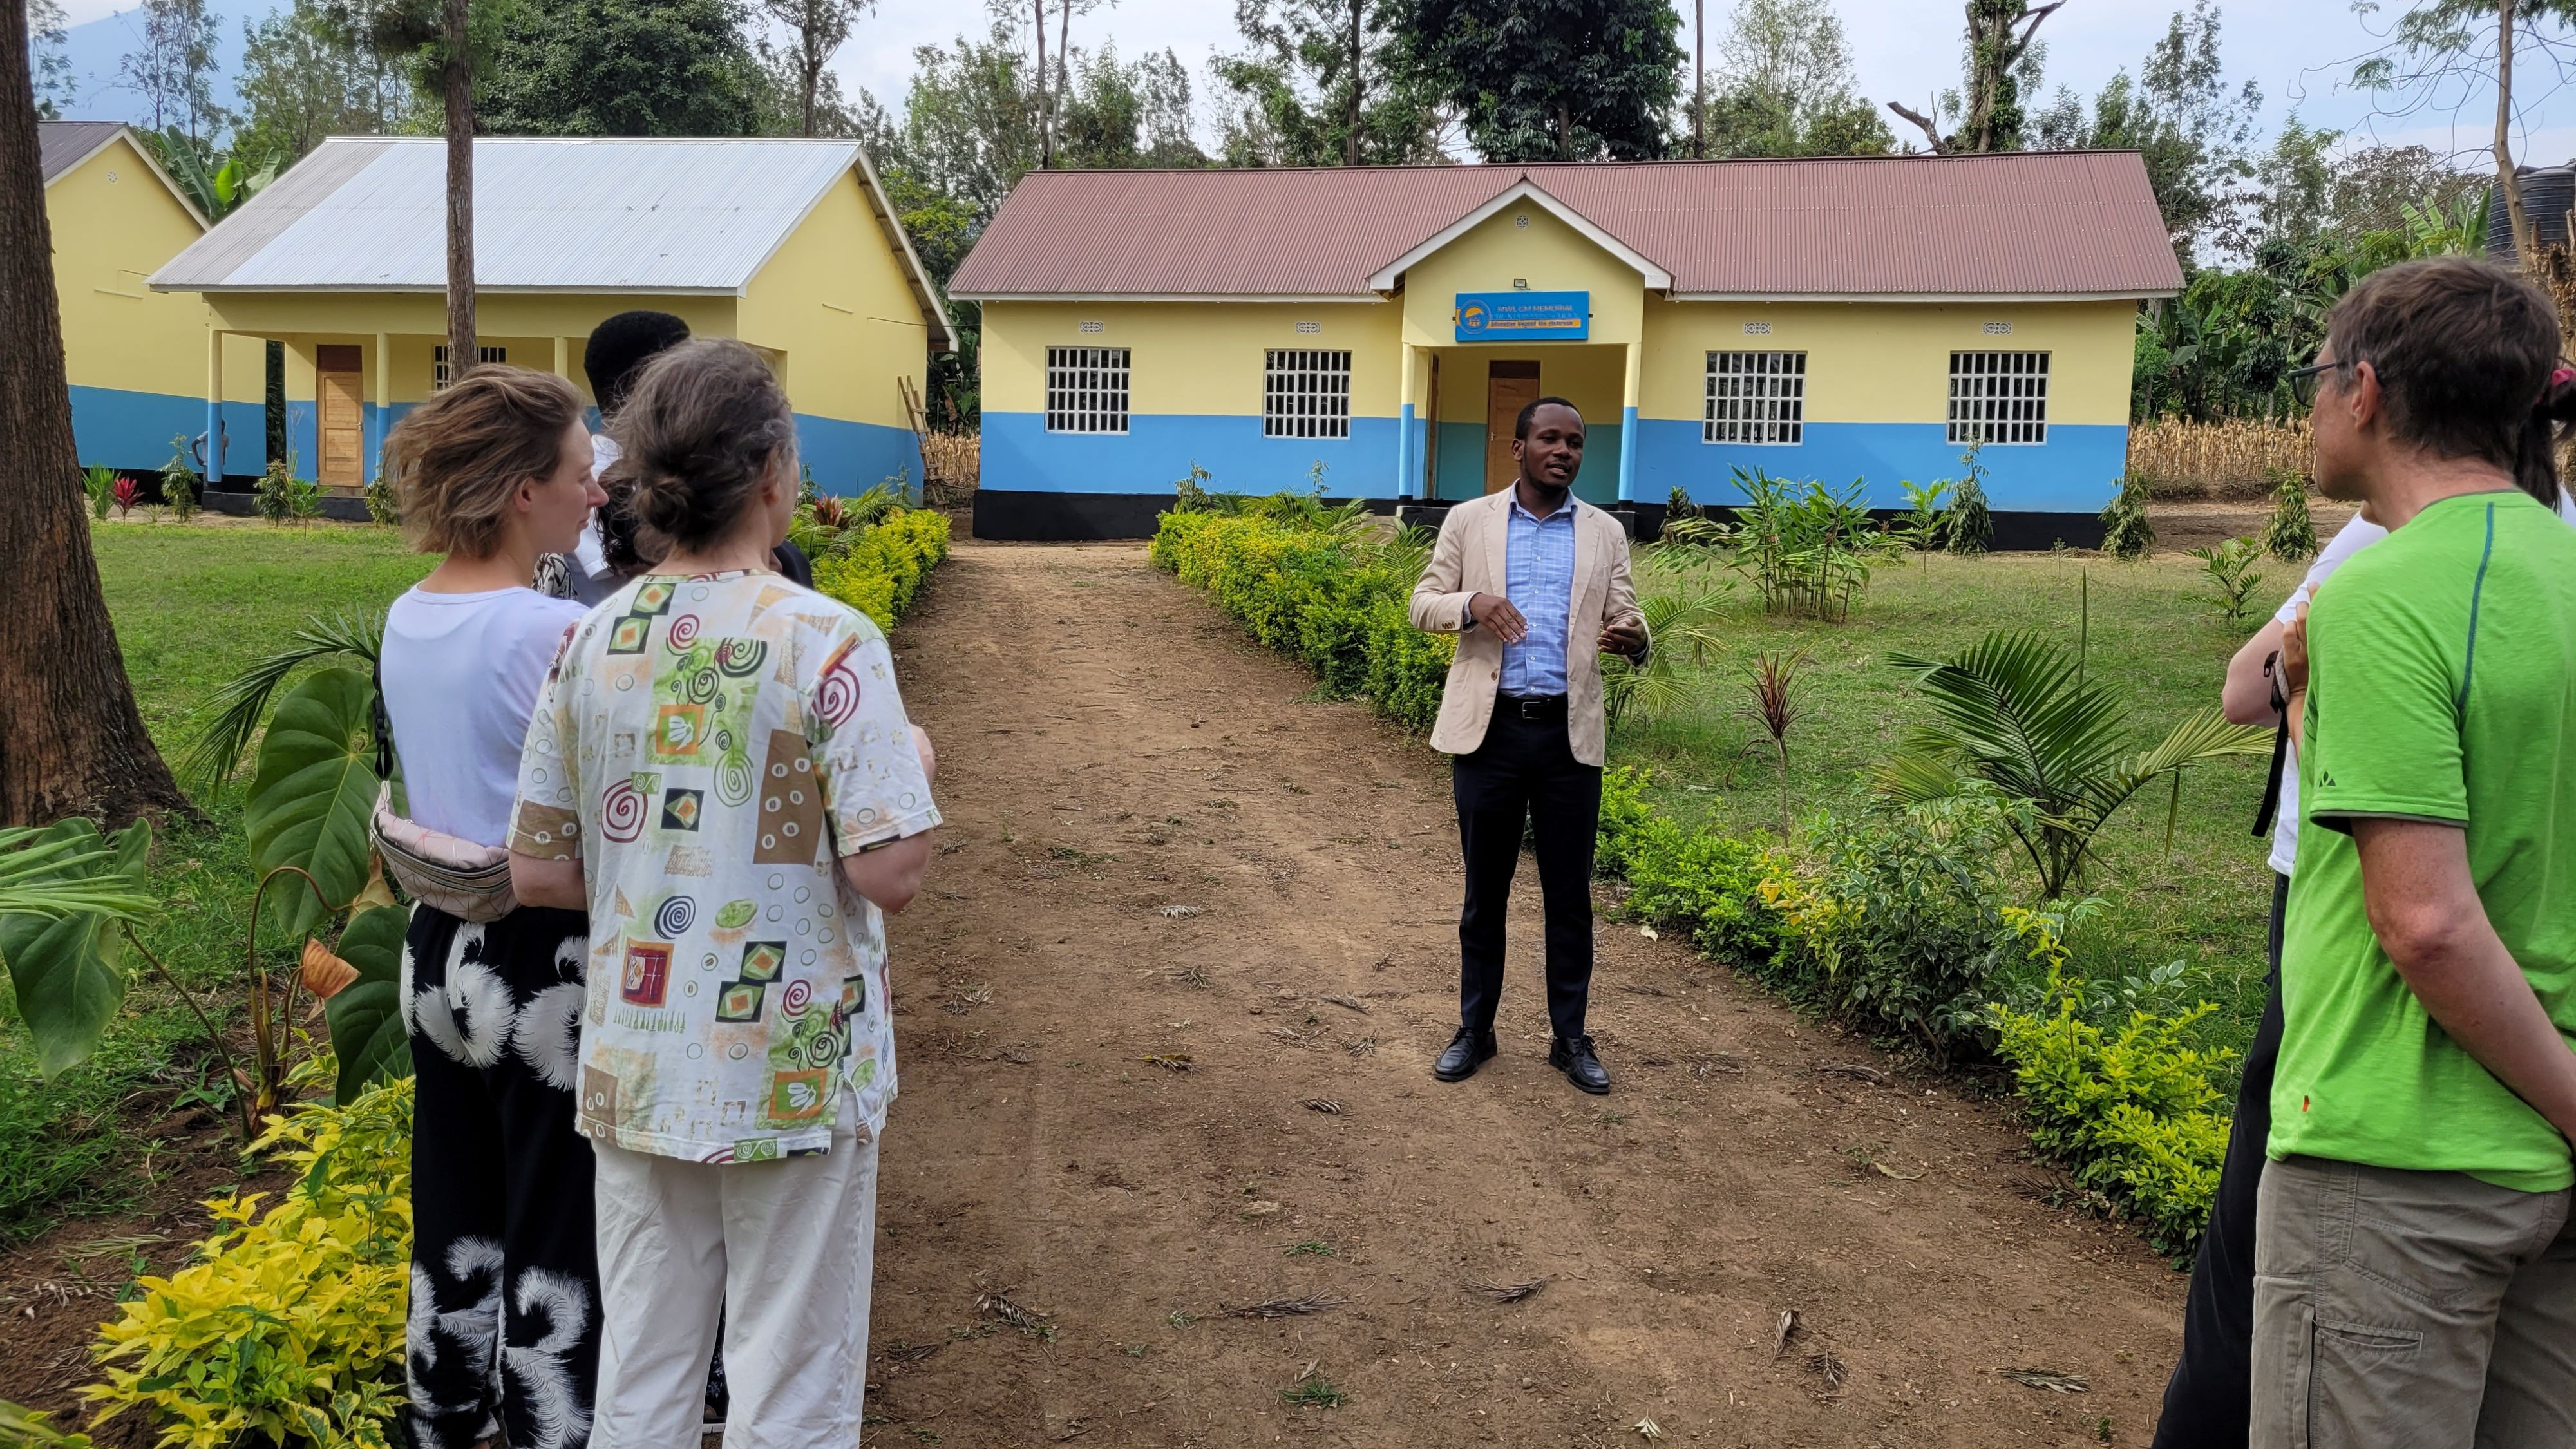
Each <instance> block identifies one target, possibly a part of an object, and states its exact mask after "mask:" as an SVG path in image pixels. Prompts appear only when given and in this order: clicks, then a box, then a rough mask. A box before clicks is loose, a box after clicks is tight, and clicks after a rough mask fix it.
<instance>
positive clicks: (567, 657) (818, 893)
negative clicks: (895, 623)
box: [510, 572, 939, 1162]
mask: <svg viewBox="0 0 2576 1449" xmlns="http://www.w3.org/2000/svg"><path fill="white" fill-rule="evenodd" d="M938 823H939V811H938V808H937V807H936V806H935V805H933V804H932V803H931V799H930V783H929V781H928V779H927V778H926V777H925V776H924V775H923V774H922V769H921V757H920V755H919V753H918V752H917V751H916V750H915V749H914V748H913V744H912V733H911V731H910V730H909V729H908V728H907V727H906V721H905V718H904V712H903V700H902V698H901V697H900V696H899V695H898V694H897V693H896V692H895V684H894V661H893V656H892V655H891V654H890V653H889V652H888V651H887V649H886V642H885V636H884V635H883V634H880V633H879V632H878V631H877V628H876V626H875V625H874V624H872V623H870V622H869V621H868V619H867V617H866V616H865V615H862V614H860V613H859V612H857V611H856V610H853V609H850V608H847V607H845V606H843V605H841V604H838V603H835V602H833V601H832V600H830V599H827V598H825V597H823V596H822V595H821V594H817V593H814V592H812V591H811V590H808V589H801V588H798V587H797V586H795V585H794V584H790V583H788V582H786V581H785V580H783V579H781V578H779V577H778V576H777V575H775V574H771V573H767V572H738V573H723V574H706V575H698V576H695V577H690V578H681V577H677V576H674V575H653V574H648V575H645V576H644V577H642V578H639V579H637V580H635V581H634V582H633V583H630V584H628V585H627V586H626V587H625V588H623V589H621V590H619V591H618V592H617V593H616V594H614V595H611V596H610V597H609V599H608V600H607V601H606V602H605V603H602V604H601V605H600V606H599V607H598V608H595V609H593V610H592V611H591V612H590V615H589V617H588V618H586V619H584V620H583V621H582V623H581V625H580V626H579V627H578V628H577V629H575V630H574V632H573V635H572V638H571V640H570V642H569V643H567V644H566V646H565V648H564V651H563V654H562V657H561V658H560V659H558V660H557V661H556V664H555V668H554V672H553V673H552V674H551V675H550V676H549V677H548V678H547V681H546V687H545V692H544V694H543V695H542V696H541V697H540V698H539V699H538V701H537V710H536V715H535V717H534V718H532V719H531V720H530V721H529V723H528V745H527V750H526V753H525V754H524V756H523V757H522V758H521V760H520V764H519V799H518V806H517V811H516V814H515V817H514V818H513V820H512V822H511V830H510V848H511V849H512V850H515V851H518V852H520V853H522V854H525V855H533V856H538V857H542V858H546V859H552V860H575V859H578V860H581V861H582V862H583V875H584V878H585V881H586V883H587V885H588V888H589V893H590V984H589V1000H588V1005H587V1010H586V1013H585V1016H584V1019H583V1030H582V1034H581V1117H580V1126H581V1131H582V1133H583V1135H585V1136H588V1137H593V1138H597V1139H600V1140H602V1141H606V1142H612V1143H615V1144H616V1145H617V1146H619V1147H623V1148H626V1149H628V1150H630V1151H635V1152H647V1153H653V1154H656V1155H658V1156H663V1157H679V1158H687V1159H690V1160H693V1161H699V1162H756V1161H763V1160H767V1159H770V1158H776V1157H785V1156H791V1155H794V1154H798V1153H805V1152H823V1151H828V1150H829V1148H830V1145H831V1140H832V1125H833V1119H834V1117H835V1116H836V1114H837V1113H838V1111H839V1109H840V1108H839V1104H840V1098H841V1093H840V1092H839V1091H837V1090H835V1088H836V1084H837V1083H841V1082H846V1083H847V1085H848V1086H849V1088H850V1090H851V1091H852V1092H853V1093H854V1094H855V1096H856V1100H857V1103H858V1111H859V1114H860V1117H861V1118H862V1120H863V1121H864V1122H865V1124H866V1127H867V1130H868V1131H869V1132H871V1133H874V1132H877V1131H879V1130H881V1129H882V1128H883V1127H884V1125H885V1113H886V1104H887V1103H888V1102H890V1101H892V1100H893V1098H894V1091H895V1076H894V1033H893V1030H892V1027H891V1025H890V1023H889V1019H888V1017H887V1013H886V951H885V931H884V923H883V921H882V919H881V918H880V917H879V915H878V913H877V908H876V907H875V906H874V905H872V904H870V903H869V902H868V901H867V900H866V899H865V898H864V897H862V896H860V895H859V894H858V893H857V892H856V891H853V890H851V889H850V888H849V887H848V885H847V884H846V883H845V882H844V881H843V880H842V878H841V872H840V870H839V868H838V866H839V858H840V857H841V856H844V855H851V854H855V853H857V852H858V851H860V850H862V849H865V848H866V847H868V846H871V845H878V844H883V843H885V842H887V841H891V840H895V839H899V838H901V837H903V836H907V835H916V834H919V833H920V832H922V831H924V830H927V829H929V828H931V827H932V826H934V825H936V824H938Z"/></svg>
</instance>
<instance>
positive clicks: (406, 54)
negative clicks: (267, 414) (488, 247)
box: [316, 0, 508, 366]
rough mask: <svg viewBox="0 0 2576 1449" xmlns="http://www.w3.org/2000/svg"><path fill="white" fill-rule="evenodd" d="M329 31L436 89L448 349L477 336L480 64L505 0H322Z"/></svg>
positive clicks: (462, 350) (470, 343)
mask: <svg viewBox="0 0 2576 1449" xmlns="http://www.w3.org/2000/svg"><path fill="white" fill-rule="evenodd" d="M316 3H317V4H319V5H320V6H321V8H322V12H323V15H324V17H325V20H326V23H327V25H328V28H329V30H330V31H331V33H333V34H336V35H339V36H343V37H345V38H346V39H347V41H348V42H349V43H351V44H357V45H364V46H365V47H366V48H367V49H369V50H370V51H373V52H374V53H375V54H377V55H379V56H382V57H384V58H385V59H387V60H390V61H394V62H396V63H398V64H402V65H405V66H407V67H409V69H410V71H411V75H412V84H413V85H414V86H415V87H417V88H419V89H420V90H422V91H429V90H432V89H433V88H434V89H435V90H436V92H437V94H438V99H439V109H440V112H441V120H442V122H443V124H444V127H445V130H446V133H447V355H448V356H449V357H451V358H455V359H457V360H458V361H459V362H460V363H462V364H464V365H466V366H471V365H472V361H471V360H472V359H473V357H474V356H475V350H474V348H475V342H474V336H475V333H474V70H475V64H476V59H477V57H478V55H480V54H482V53H484V52H486V51H488V49H489V48H490V46H491V44H492V42H493V39H494V31H495V29H496V28H497V24H498V21H499V20H500V18H501V13H502V12H503V11H504V10H505V9H506V8H508V6H507V0H482V3H480V4H475V3H473V0H316Z"/></svg>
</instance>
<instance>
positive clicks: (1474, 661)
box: [1412, 488, 1646, 765]
mask: <svg viewBox="0 0 2576 1449" xmlns="http://www.w3.org/2000/svg"><path fill="white" fill-rule="evenodd" d="M1511 500H1512V490H1511V489H1509V488H1506V489H1503V490H1501V491H1500V492H1495V493H1488V494H1486V495H1485V496H1484V497H1482V498H1475V499H1470V500H1468V501H1467V502H1465V503H1461V504H1459V505H1457V506H1456V507H1454V508H1451V509H1450V510H1449V516H1448V517H1447V518H1444V519H1442V520H1441V522H1440V542H1439V543H1438V544H1437V545H1436V546H1435V547H1433V549H1432V550H1431V566H1430V567H1428V568H1426V569H1424V570H1423V571H1422V581H1421V582H1420V583H1417V584H1415V585H1414V586H1413V610H1412V612H1413V627H1415V628H1417V629H1423V630H1428V631H1429V632H1431V633H1434V634H1459V639H1458V659H1457V662H1456V663H1454V664H1452V665H1450V666H1449V684H1448V687H1447V688H1446V689H1445V690H1443V691H1442V693H1441V696H1440V719H1439V721H1438V723H1436V724H1434V725H1433V726H1432V729H1431V747H1432V748H1433V749H1435V750H1441V751H1445V752H1447V753H1449V754H1452V755H1465V754H1472V753H1474V752H1475V750H1476V748H1477V747H1478V746H1479V745H1482V744H1483V743H1484V742H1485V727H1486V725H1488V724H1490V723H1492V721H1493V718H1494V691H1495V690H1496V689H1498V688H1499V687H1500V686H1501V683H1502V677H1503V645H1502V641H1501V640H1499V639H1496V638H1495V637H1494V634H1493V631H1492V630H1490V629H1485V628H1469V627H1468V625H1469V624H1470V623H1472V620H1471V619H1470V618H1469V616H1468V614H1467V601H1468V600H1469V599H1471V598H1474V597H1475V596H1476V595H1478V594H1495V595H1501V594H1504V593H1505V592H1506V590H1505V589H1504V587H1503V554H1504V547H1503V545H1504V542H1505V539H1506V538H1507V537H1508V535H1509V528H1508V526H1507V525H1508V521H1509V519H1510V516H1511ZM1618 619H1625V620H1628V621H1630V622H1632V623H1634V624H1635V625H1636V626H1637V628H1638V630H1639V631H1640V632H1643V631H1644V629H1645V627H1646V619H1645V616H1644V615H1643V614H1641V613H1639V612H1638V610H1637V588H1636V585H1635V584H1634V583H1633V582H1631V581H1630V579H1629V577H1628V534H1627V531H1626V530H1625V529H1622V528H1621V527H1620V526H1619V520H1617V519H1615V518H1612V517H1611V516H1610V515H1609V514H1607V513H1604V512H1602V511H1601V510H1600V509H1598V508H1595V507H1593V506H1592V505H1591V504H1589V503H1585V502H1583V501H1581V500H1580V499H1577V500H1575V502H1574V607H1573V611H1572V614H1571V615H1570V617H1569V620H1568V623H1567V627H1566V640H1565V690H1566V696H1567V699H1566V724H1565V728H1566V734H1567V736H1568V740H1569V743H1571V744H1572V745H1573V746H1574V758H1576V759H1577V760H1580V761H1582V762H1583V763H1584V764H1587V765H1599V764H1600V763H1601V761H1602V757H1603V743H1604V741H1603V736H1604V735H1605V734H1606V733H1607V730H1606V727H1605V724H1604V720H1603V717H1602V711H1601V654H1600V650H1599V649H1598V647H1597V641H1598V640H1599V639H1600V638H1601V630H1602V627H1603V626H1604V625H1606V624H1608V623H1610V622H1611V621H1613V620H1618ZM1461 630H1464V631H1465V632H1464V633H1460V631H1461Z"/></svg>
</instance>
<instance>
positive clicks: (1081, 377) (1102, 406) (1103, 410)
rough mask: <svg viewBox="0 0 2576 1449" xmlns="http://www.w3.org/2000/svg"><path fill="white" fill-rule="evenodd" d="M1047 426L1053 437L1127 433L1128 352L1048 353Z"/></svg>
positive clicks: (1078, 350) (1055, 349)
mask: <svg viewBox="0 0 2576 1449" xmlns="http://www.w3.org/2000/svg"><path fill="white" fill-rule="evenodd" d="M1046 426H1047V431H1048V432H1050V433H1123V432H1125V431H1127V349H1126V348H1124V347H1050V348H1048V349H1047V390H1046Z"/></svg>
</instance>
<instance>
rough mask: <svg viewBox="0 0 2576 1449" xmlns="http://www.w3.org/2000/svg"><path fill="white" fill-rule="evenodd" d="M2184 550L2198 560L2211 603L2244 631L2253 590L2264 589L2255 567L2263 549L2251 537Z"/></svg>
mask: <svg viewBox="0 0 2576 1449" xmlns="http://www.w3.org/2000/svg"><path fill="white" fill-rule="evenodd" d="M2302 506H2303V507H2304V505H2302ZM2185 551H2186V552H2188V553H2189V554H2190V555H2191V556H2192V557H2193V558H2196V559H2198V560H2200V565H2201V572H2202V574H2203V575H2205V576H2206V577H2207V578H2208V580H2209V590H2210V593H2211V594H2212V595H2213V602H2215V603H2216V604H2217V606H2218V612H2219V613H2220V614H2221V615H2222V616H2224V617H2225V618H2226V620H2227V623H2228V627H2230V628H2234V629H2242V628H2244V627H2245V625H2246V622H2247V621H2248V620H2250V619H2251V618H2252V617H2253V614H2254V591H2255V590H2256V589H2259V588H2261V587H2263V575H2262V573H2261V572H2260V571H2259V570H2257V569H2256V568H2255V567H2254V565H2255V564H2256V563H2258V562H2260V561H2261V560H2262V557H2263V551H2262V549H2260V548H2259V547H2257V546H2256V545H2255V542H2254V540H2252V539H2250V538H2231V539H2228V540H2227V541H2226V542H2224V543H2217V544H2208V545H2204V546H2202V547H2200V548H2195V549H2188V550H2185Z"/></svg>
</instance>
